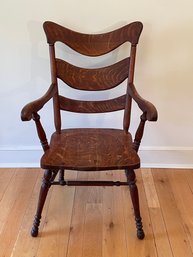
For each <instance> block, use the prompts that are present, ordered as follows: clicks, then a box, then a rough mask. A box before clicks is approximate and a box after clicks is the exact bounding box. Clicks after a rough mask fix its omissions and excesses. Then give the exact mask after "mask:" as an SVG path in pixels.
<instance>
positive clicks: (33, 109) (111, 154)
mask: <svg viewBox="0 0 193 257" xmlns="http://www.w3.org/2000/svg"><path fill="white" fill-rule="evenodd" d="M43 27H44V30H45V33H46V37H47V42H48V44H49V50H50V63H51V78H52V83H51V86H50V88H49V89H48V91H47V93H46V94H45V95H44V96H42V97H41V98H39V99H38V100H36V101H33V102H31V103H29V104H27V105H26V106H25V107H24V108H23V110H22V112H21V119H22V120H23V121H29V120H31V119H33V120H34V121H35V124H36V128H37V133H38V136H39V139H40V141H41V144H42V147H43V150H44V154H43V156H42V158H41V168H43V169H45V173H44V177H43V182H42V186H41V190H40V195H39V201H38V206H37V212H36V215H35V219H34V223H33V227H32V231H31V235H32V236H34V237H36V236H37V235H38V227H39V224H40V219H41V213H42V209H43V206H44V202H45V199H46V196H47V193H48V190H49V188H50V186H51V185H67V186H101V185H102V186H122V185H127V186H128V187H129V189H130V194H131V199H132V203H133V207H134V214H135V221H136V228H137V237H138V238H139V239H143V238H144V232H143V228H142V221H141V216H140V210H139V199H138V191H137V186H136V181H135V173H134V169H137V168H139V167H140V158H139V156H138V154H137V152H138V148H139V145H140V141H141V138H142V135H143V130H144V125H145V122H146V120H148V121H156V120H157V111H156V108H155V107H154V106H153V105H152V104H151V103H150V102H148V101H146V100H144V99H143V98H142V97H141V96H140V95H139V94H138V93H137V91H136V89H135V86H134V82H133V80H134V66H135V56H136V46H137V43H138V40H139V36H140V34H141V31H142V28H143V26H142V23H141V22H133V23H130V24H128V25H126V26H124V27H122V28H119V29H117V30H114V31H112V32H108V33H103V34H92V35H88V34H82V33H79V32H75V31H72V30H70V29H67V28H65V27H63V26H60V25H58V24H55V23H53V22H50V21H47V22H45V23H44V25H43ZM58 41H60V42H62V43H64V44H66V45H67V46H68V47H70V48H72V49H73V50H75V51H76V52H78V53H80V54H82V55H86V56H93V57H94V56H100V55H104V54H106V53H109V52H111V51H112V50H114V49H116V48H118V47H119V46H121V45H122V44H123V43H125V42H130V44H131V48H130V56H129V57H126V58H125V59H123V60H121V61H119V62H116V63H114V64H113V65H110V66H106V67H101V68H94V69H86V68H80V67H76V66H74V65H72V64H69V63H67V62H66V61H64V60H61V59H58V58H56V56H55V43H56V42H58ZM58 79H60V80H62V81H63V82H65V83H66V84H67V85H68V86H70V87H72V88H74V89H78V90H87V91H93V92H92V93H93V94H94V91H99V90H108V89H112V88H114V87H116V86H117V85H119V84H120V83H122V82H123V81H124V80H127V90H126V92H125V94H124V95H123V96H119V97H117V98H113V99H107V100H103V101H78V100H74V99H69V98H66V97H64V96H61V95H60V94H59V90H58ZM50 99H53V106H54V123H55V129H56V131H55V132H54V133H53V135H52V137H51V140H50V143H48V141H47V139H46V134H45V131H44V129H43V127H42V125H41V122H40V116H39V114H38V111H39V110H40V109H41V108H43V106H44V105H45V104H46V103H47V102H48V101H49V100H50ZM132 99H133V100H134V101H135V102H136V103H137V104H138V106H139V108H140V109H141V111H142V115H141V117H140V123H139V126H138V129H137V131H136V134H135V137H134V140H132V137H131V134H130V133H129V132H128V130H129V125H130V114H131V102H132ZM61 110H65V111H70V112H76V113H104V112H113V111H118V110H123V111H124V115H123V129H113V128H112V129H109V128H105V129H104V128H76V129H61ZM65 169H68V170H78V171H88V172H89V171H102V170H120V169H123V170H124V171H125V174H126V182H120V181H69V180H65V179H64V172H65ZM58 173H59V180H55V178H56V175H57V174H58Z"/></svg>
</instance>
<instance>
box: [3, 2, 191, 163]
mask: <svg viewBox="0 0 193 257" xmlns="http://www.w3.org/2000/svg"><path fill="white" fill-rule="evenodd" d="M192 10H193V1H192V0H184V1H181V0H170V1H166V0H157V1H148V2H147V1H139V0H135V1H128V0H119V1H110V0H98V1H93V0H87V1H86V0H81V1H69V0H68V1H67V0H63V1H62V0H55V1H51V0H41V1H37V0H33V1H26V0H17V1H10V0H6V1H5V0H3V1H1V9H0V32H1V33H0V34H1V40H0V42H1V43H0V44H1V47H0V56H1V59H0V95H1V101H0V110H1V116H0V117H1V127H0V166H36V165H38V159H39V156H40V154H41V151H40V146H39V140H38V139H37V136H36V133H35V127H34V124H33V122H26V123H22V122H21V121H20V110H21V108H22V107H23V105H24V104H26V103H27V102H29V101H31V100H34V99H35V98H37V97H39V96H41V95H42V93H44V92H45V91H46V89H47V88H48V86H49V84H50V73H49V56H48V47H47V43H46V39H45V35H44V32H43V29H42V23H43V22H44V21H45V20H52V21H55V22H58V23H60V24H63V25H65V26H67V27H69V28H72V29H74V30H78V31H82V32H87V33H98V32H103V31H108V30H110V29H113V28H117V27H119V26H121V25H123V24H126V23H128V22H131V21H135V20H140V21H142V22H143V24H144V30H143V32H142V35H141V39H140V43H139V46H138V53H137V65H136V74H135V82H136V83H135V84H136V87H137V88H138V91H139V92H140V93H141V95H142V96H144V97H145V98H147V99H149V100H150V101H152V102H153V103H154V104H155V105H156V107H157V109H158V111H159V121H158V122H157V123H148V124H147V126H146V131H145V135H144V139H143V142H142V145H141V149H142V151H141V152H140V154H141V156H142V165H143V166H157V167H161V166H163V167H164V166H165V167H166V166H169V167H193V158H192V156H193V155H192V154H193V133H192V131H193V115H192V110H193V101H192V96H193V61H192V60H193V15H192ZM67 51H68V54H69V56H70V55H71V54H72V55H73V53H72V52H71V51H70V50H67ZM124 51H125V50H124ZM116 54H117V53H116ZM107 59H108V58H107ZM78 60H81V61H82V59H81V57H79V59H78ZM87 61H88V60H86V59H85V63H86V62H87ZM102 61H104V60H102ZM105 61H106V60H105ZM83 62H84V59H83ZM138 113H139V112H138V111H137V110H136V108H135V106H134V126H133V127H132V131H134V127H136V125H137V123H136V122H137V118H135V115H136V114H138ZM67 118H68V122H69V123H68V124H69V125H68V126H75V123H76V122H77V123H78V126H79V125H80V126H83V124H85V123H87V124H88V126H92V125H91V123H92V122H93V124H94V125H95V124H96V123H99V120H98V118H97V117H96V115H95V116H93V117H92V118H91V119H90V118H88V117H87V116H86V117H85V116H84V117H81V118H80V119H79V120H77V116H76V115H75V118H72V116H71V115H69V114H68V115H67ZM107 120H109V121H110V124H111V125H115V126H117V124H118V122H117V120H120V115H119V113H118V114H116V115H113V116H112V115H110V116H109V117H107V116H105V117H103V118H102V120H100V124H102V126H106V122H107ZM42 121H43V123H44V126H45V128H46V131H47V132H48V137H49V136H50V134H51V131H52V130H53V123H52V108H51V104H48V106H47V107H46V109H45V111H44V112H42ZM75 121H76V122H75ZM66 124H67V123H65V124H64V125H66ZM94 125H93V126H94Z"/></svg>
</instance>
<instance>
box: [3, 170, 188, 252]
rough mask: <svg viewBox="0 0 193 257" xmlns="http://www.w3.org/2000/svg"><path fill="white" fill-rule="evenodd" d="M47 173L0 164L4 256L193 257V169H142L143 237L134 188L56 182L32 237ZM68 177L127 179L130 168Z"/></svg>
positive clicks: (77, 173)
mask: <svg viewBox="0 0 193 257" xmlns="http://www.w3.org/2000/svg"><path fill="white" fill-rule="evenodd" d="M42 176H43V172H42V171H41V170H40V169H0V257H182V256H184V257H193V204H192V202H193V170H188V169H184V170H183V169H141V170H137V171H136V177H137V186H138V190H139V199H140V209H141V215H142V218H143V226H144V231H145V234H146V237H145V239H144V240H142V241H141V240H138V239H137V237H136V228H135V221H134V216H133V206H132V203H131V199H130V193H129V189H128V188H127V187H62V186H53V187H51V188H50V190H49V193H48V196H47V199H46V203H45V206H44V210H43V213H42V219H41V223H40V232H39V236H38V237H37V238H32V237H31V236H30V230H31V225H32V222H33V217H34V214H35V211H36V205H37V200H38V195H39V189H40V186H41V177H42ZM66 177H67V178H68V179H77V178H78V179H84V180H115V181H116V180H124V181H125V175H124V172H123V171H109V172H107V171H104V172H101V173H99V172H98V173H97V172H89V173H88V172H75V171H73V172H70V171H67V172H66Z"/></svg>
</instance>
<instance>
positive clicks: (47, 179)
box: [31, 170, 57, 237]
mask: <svg viewBox="0 0 193 257" xmlns="http://www.w3.org/2000/svg"><path fill="white" fill-rule="evenodd" d="M56 174H57V173H56V172H53V171H52V170H45V172H44V177H43V181H42V186H41V189H40V194H39V200H38V206H37V211H36V215H35V218H34V222H33V226H32V230H31V235H32V236H33V237H36V236H37V235H38V230H39V224H40V219H41V214H42V210H43V207H44V203H45V200H46V196H47V193H48V190H49V188H50V186H51V182H52V181H53V180H54V178H55V176H56Z"/></svg>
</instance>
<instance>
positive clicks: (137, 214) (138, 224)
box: [125, 169, 145, 240]
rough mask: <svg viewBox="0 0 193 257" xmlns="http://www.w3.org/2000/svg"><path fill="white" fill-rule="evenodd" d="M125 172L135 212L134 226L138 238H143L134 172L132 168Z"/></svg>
mask: <svg viewBox="0 0 193 257" xmlns="http://www.w3.org/2000/svg"><path fill="white" fill-rule="evenodd" d="M125 174H126V177H127V181H128V183H129V189H130V195H131V200H132V203H133V208H134V214H135V221H136V228H137V237H138V239H141V240H142V239H143V238H144V236H145V234H144V231H143V225H142V221H141V216H140V209H139V196H138V189H137V186H136V179H135V172H134V170H130V169H128V170H125Z"/></svg>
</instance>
